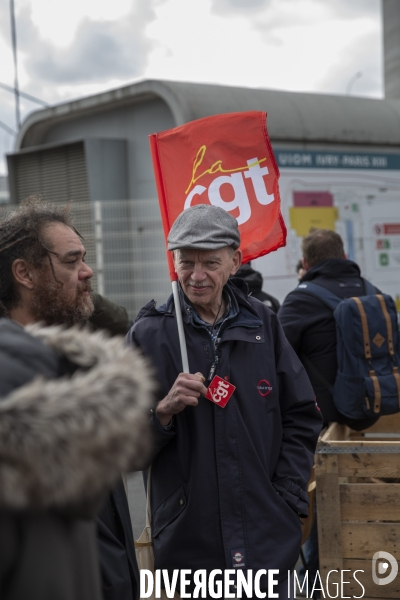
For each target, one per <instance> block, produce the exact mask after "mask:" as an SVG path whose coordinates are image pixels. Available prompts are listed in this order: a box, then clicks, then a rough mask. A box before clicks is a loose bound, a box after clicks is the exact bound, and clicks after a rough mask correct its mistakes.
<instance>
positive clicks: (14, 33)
mask: <svg viewBox="0 0 400 600" xmlns="http://www.w3.org/2000/svg"><path fill="white" fill-rule="evenodd" d="M10 17H11V39H12V48H13V57H14V74H15V76H14V93H15V117H16V121H17V131H19V128H20V127H21V113H20V110H19V87H18V60H17V31H16V27H15V12H14V0H10Z"/></svg>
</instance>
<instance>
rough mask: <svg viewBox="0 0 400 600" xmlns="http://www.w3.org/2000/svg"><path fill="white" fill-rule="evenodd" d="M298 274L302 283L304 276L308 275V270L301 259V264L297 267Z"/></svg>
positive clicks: (298, 278)
mask: <svg viewBox="0 0 400 600" xmlns="http://www.w3.org/2000/svg"><path fill="white" fill-rule="evenodd" d="M296 273H297V280H298V281H301V279H302V277H303V275H305V273H306V269H305V268H304V265H303V260H302V259H301V258H300V260H299V262H298V263H297V265H296Z"/></svg>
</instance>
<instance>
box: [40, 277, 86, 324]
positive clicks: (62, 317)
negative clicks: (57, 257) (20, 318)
mask: <svg viewBox="0 0 400 600" xmlns="http://www.w3.org/2000/svg"><path fill="white" fill-rule="evenodd" d="M90 291H91V284H90V280H89V279H87V280H86V281H84V282H83V283H81V284H80V285H79V287H78V289H77V291H76V297H75V300H71V299H70V298H69V297H67V295H66V294H65V292H64V291H63V288H62V284H59V283H57V282H56V281H54V279H53V277H52V275H50V276H48V275H47V276H46V275H45V274H43V278H41V279H40V283H39V284H38V285H37V286H36V288H35V291H34V295H33V297H32V310H33V312H34V315H35V320H36V321H44V322H45V323H46V325H66V326H67V327H71V326H72V325H75V324H76V323H79V322H80V321H86V320H87V319H89V317H91V316H92V314H93V311H94V304H93V299H92V296H91V295H89V296H86V295H83V292H89V294H90Z"/></svg>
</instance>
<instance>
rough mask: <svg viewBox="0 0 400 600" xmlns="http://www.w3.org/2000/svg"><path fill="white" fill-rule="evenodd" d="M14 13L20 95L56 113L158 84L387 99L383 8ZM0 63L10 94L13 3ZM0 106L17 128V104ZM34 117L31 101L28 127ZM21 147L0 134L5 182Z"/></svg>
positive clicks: (320, 2) (66, 6)
mask: <svg viewBox="0 0 400 600" xmlns="http://www.w3.org/2000/svg"><path fill="white" fill-rule="evenodd" d="M14 3H15V11H16V27H17V42H18V68H19V82H20V89H21V90H22V91H23V92H26V93H28V94H31V95H33V96H36V97H38V98H40V99H42V100H44V101H46V102H47V103H49V104H54V103H59V102H63V101H65V100H69V99H72V98H78V97H80V96H85V95H89V94H94V93H97V92H100V91H103V90H106V89H109V88H114V87H119V86H122V85H126V84H129V83H132V82H134V81H138V80H140V79H149V78H152V79H172V80H179V81H193V82H203V83H220V84H224V85H235V86H246V87H262V88H274V89H282V90H290V91H307V92H316V93H328V94H330V93H332V94H345V93H346V89H347V87H348V85H349V83H351V81H352V80H353V81H354V83H353V85H352V86H351V94H352V95H359V96H370V97H376V98H381V97H383V76H382V38H381V36H382V27H381V12H380V11H381V6H380V0H68V2H66V1H63V2H62V1H61V0H58V1H53V2H49V0H14ZM0 56H1V61H0V83H2V84H6V85H9V86H13V82H14V66H13V56H12V49H11V27H10V14H9V0H1V1H0ZM357 73H362V76H361V77H358V78H357V79H355V76H356V74H357ZM352 78H353V79H352ZM0 98H1V102H0V120H1V121H2V122H3V123H4V124H5V125H7V126H8V127H9V128H11V129H13V130H16V121H15V104H14V97H13V95H12V94H10V93H9V92H6V91H3V89H1V88H0ZM37 108H38V105H35V104H33V103H31V102H29V101H26V100H22V102H21V112H22V117H23V118H25V117H26V116H27V115H28V114H29V112H31V111H32V110H36V109H37ZM13 145H14V137H13V136H12V135H10V134H8V133H6V131H4V129H2V128H0V159H1V161H0V174H1V173H5V172H6V165H5V160H4V154H5V153H6V152H11V151H12V150H13Z"/></svg>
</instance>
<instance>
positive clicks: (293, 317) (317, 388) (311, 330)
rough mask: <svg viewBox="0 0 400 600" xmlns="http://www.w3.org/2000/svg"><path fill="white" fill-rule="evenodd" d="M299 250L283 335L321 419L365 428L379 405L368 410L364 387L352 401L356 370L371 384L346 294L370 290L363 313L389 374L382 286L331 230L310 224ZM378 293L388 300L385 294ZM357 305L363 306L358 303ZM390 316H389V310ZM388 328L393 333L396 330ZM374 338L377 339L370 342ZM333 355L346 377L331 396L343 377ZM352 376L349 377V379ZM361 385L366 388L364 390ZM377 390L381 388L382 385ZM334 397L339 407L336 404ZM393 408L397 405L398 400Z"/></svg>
mask: <svg viewBox="0 0 400 600" xmlns="http://www.w3.org/2000/svg"><path fill="white" fill-rule="evenodd" d="M302 250H303V264H304V268H305V269H306V272H305V274H304V275H303V277H302V278H301V280H300V282H299V285H298V286H297V287H296V288H295V289H294V290H293V291H292V292H290V294H288V296H287V297H286V298H285V300H284V302H283V304H282V306H281V308H280V309H279V312H278V317H279V320H280V322H281V324H282V327H283V330H284V332H285V335H286V337H287V339H288V340H289V342H290V343H291V345H292V347H293V349H294V350H295V352H296V353H297V355H298V356H299V358H300V360H301V361H302V363H303V365H304V366H305V368H306V371H307V374H308V376H309V378H310V381H311V384H312V386H313V388H314V392H315V396H316V400H317V404H318V406H319V408H320V410H321V413H322V417H323V420H324V424H325V425H328V424H329V423H331V422H333V421H337V422H339V423H344V424H346V425H348V426H349V427H351V428H352V429H355V430H357V431H359V430H361V429H366V428H368V427H370V426H371V425H373V423H375V421H376V420H377V419H378V418H379V416H380V414H381V413H383V412H384V410H380V411H379V412H374V408H373V406H372V405H373V404H374V402H373V398H372V399H371V403H370V409H369V410H368V406H367V404H366V403H365V397H366V396H367V393H362V395H361V396H360V403H359V404H358V405H357V406H354V405H352V399H353V398H354V397H355V396H356V395H360V394H361V390H359V389H358V388H356V387H352V386H351V383H354V382H355V380H356V379H357V376H358V375H360V378H359V381H360V382H361V380H363V381H362V385H366V387H368V384H369V383H371V385H372V388H373V387H374V381H372V382H369V381H366V382H365V384H364V379H370V378H369V377H368V375H369V372H368V371H369V370H371V369H369V366H368V363H369V359H368V358H366V357H365V353H364V335H363V329H362V319H361V315H360V309H359V306H358V304H357V303H356V301H354V300H353V301H350V300H346V299H350V298H354V297H364V296H367V297H368V296H371V298H370V300H369V301H368V302H369V303H371V302H372V309H371V308H368V309H367V312H369V311H370V310H372V311H373V318H371V315H368V316H369V318H367V315H366V318H367V320H368V327H369V329H368V333H369V336H368V337H369V338H370V340H369V343H370V348H371V351H372V354H373V355H374V353H375V352H378V353H380V354H381V355H383V354H385V353H386V354H387V355H388V357H387V366H386V368H387V371H388V374H390V361H391V359H390V355H389V353H388V348H387V341H386V338H388V335H387V327H386V317H385V315H384V313H383V312H382V308H381V303H380V301H379V298H378V297H377V296H376V294H379V295H380V294H381V292H380V290H378V288H376V287H375V286H373V285H372V284H371V283H370V282H369V281H367V280H365V279H363V278H362V277H361V273H360V268H359V266H358V265H357V264H356V263H355V262H353V261H352V260H348V259H347V258H346V255H345V252H344V247H343V241H342V238H341V237H340V235H339V234H337V233H336V232H335V231H331V230H329V229H314V230H313V231H312V232H311V233H310V234H309V235H308V236H307V237H305V238H304V240H303V243H302ZM383 296H384V297H385V298H386V299H387V302H388V303H389V302H390V297H386V296H385V295H383ZM343 301H344V302H343ZM392 302H393V301H392ZM390 308H391V307H390V306H389V304H388V307H387V310H389V311H390ZM335 309H336V311H335ZM343 310H344V311H346V314H345V315H344V322H345V324H343V323H342V324H341V323H339V321H337V319H336V318H335V317H339V319H340V318H342V320H343V315H342V316H341V315H339V314H338V313H339V311H341V312H343ZM361 310H362V311H363V308H361ZM347 311H349V312H347ZM363 312H365V309H364V311H363ZM391 317H392V318H393V315H391ZM382 320H383V321H384V322H383V323H382ZM377 323H380V324H381V327H380V329H381V332H380V334H381V336H382V338H384V342H383V344H382V345H381V346H380V348H379V346H378V344H380V343H381V339H380V337H379V335H377V334H378V331H377V332H375V331H372V330H373V329H374V328H375V327H376V326H377V325H376V324H377ZM378 326H379V325H378ZM350 327H351V328H353V329H351V328H350ZM394 329H395V328H394ZM337 331H339V332H340V335H341V336H342V334H343V335H344V337H343V338H341V339H340V340H339V342H340V344H339V348H338V337H337V335H338V334H337ZM392 333H393V335H396V332H395V331H394V332H392ZM349 334H350V335H349ZM349 337H351V338H352V339H353V341H354V340H357V342H358V343H360V344H362V347H361V348H356V349H355V352H356V354H359V355H360V360H361V361H362V362H363V363H365V365H364V364H361V365H360V364H358V363H357V362H356V360H355V358H354V356H353V352H354V348H349V347H347V346H346V344H348V343H349V340H348V338H349ZM374 340H375V342H377V343H374ZM395 345H396V344H395ZM397 345H398V343H397ZM338 350H339V351H340V352H341V355H340V356H338ZM338 358H339V359H340V363H341V364H340V369H339V370H340V371H341V370H343V371H345V373H346V374H345V375H342V373H340V379H344V380H345V384H344V385H343V386H342V388H341V390H340V392H341V394H340V398H336V396H338V393H337V391H336V396H335V384H336V388H337V386H338V385H340V384H341V383H342V381H338V368H339V364H338ZM371 358H372V357H371ZM346 361H347V364H346ZM373 367H374V368H375V369H378V370H379V365H376V364H374V365H373ZM363 368H364V369H365V373H364V374H363V373H361V371H362V370H363ZM357 371H358V372H357ZM352 377H354V382H353V380H352V379H351V378H352ZM346 383H347V385H348V387H347V388H346ZM392 384H393V388H394V389H393V392H394V393H396V390H395V386H396V378H395V377H393V381H392ZM363 391H364V392H365V390H363ZM381 391H382V392H383V394H384V390H381ZM396 396H397V393H396ZM338 400H339V402H340V408H338ZM364 403H365V405H364ZM381 408H383V407H381ZM397 410H399V403H398V402H397ZM393 412H395V410H394V411H393Z"/></svg>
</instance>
